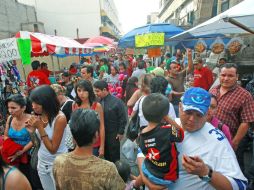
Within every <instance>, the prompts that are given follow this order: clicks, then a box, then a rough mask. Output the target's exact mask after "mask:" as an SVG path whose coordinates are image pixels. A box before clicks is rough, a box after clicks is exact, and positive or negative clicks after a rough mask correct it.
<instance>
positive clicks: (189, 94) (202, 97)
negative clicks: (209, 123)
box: [182, 87, 211, 115]
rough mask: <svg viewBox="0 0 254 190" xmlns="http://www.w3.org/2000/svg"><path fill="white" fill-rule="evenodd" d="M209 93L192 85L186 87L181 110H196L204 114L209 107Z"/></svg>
mask: <svg viewBox="0 0 254 190" xmlns="http://www.w3.org/2000/svg"><path fill="white" fill-rule="evenodd" d="M210 102H211V95H210V94H209V93H208V92H207V91H206V90H204V89H202V88H198V87H193V88H190V89H188V90H187V91H186V92H185V93H184V95H183V97H182V104H183V111H188V110H196V111H198V112H199V113H201V114H202V115H205V114H206V113H207V111H208V109H209V106H210Z"/></svg>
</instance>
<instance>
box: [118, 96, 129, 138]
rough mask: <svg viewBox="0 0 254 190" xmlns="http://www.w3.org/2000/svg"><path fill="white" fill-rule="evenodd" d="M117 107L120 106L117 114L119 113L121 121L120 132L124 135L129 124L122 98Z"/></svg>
mask: <svg viewBox="0 0 254 190" xmlns="http://www.w3.org/2000/svg"><path fill="white" fill-rule="evenodd" d="M117 107H118V109H117V114H118V119H119V120H118V123H119V128H118V134H119V135H123V134H124V129H125V126H126V125H127V112H126V109H125V106H124V104H123V102H122V101H121V100H119V103H118V106H117ZM120 140H121V139H120Z"/></svg>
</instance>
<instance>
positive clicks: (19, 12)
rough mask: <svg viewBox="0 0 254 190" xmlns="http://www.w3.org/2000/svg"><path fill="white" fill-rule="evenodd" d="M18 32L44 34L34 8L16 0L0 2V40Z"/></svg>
mask: <svg viewBox="0 0 254 190" xmlns="http://www.w3.org/2000/svg"><path fill="white" fill-rule="evenodd" d="M20 30H27V31H31V32H42V33H43V32H44V25H43V23H41V22H38V20H37V16H36V12H35V8H34V7H32V6H28V5H24V4H21V3H18V2H17V1H16V0H0V39H4V38H10V37H13V36H15V34H16V33H17V32H18V31H20Z"/></svg>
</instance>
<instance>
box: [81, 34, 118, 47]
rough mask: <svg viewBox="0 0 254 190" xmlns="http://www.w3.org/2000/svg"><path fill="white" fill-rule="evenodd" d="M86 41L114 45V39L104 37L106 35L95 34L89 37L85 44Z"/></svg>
mask: <svg viewBox="0 0 254 190" xmlns="http://www.w3.org/2000/svg"><path fill="white" fill-rule="evenodd" d="M86 43H100V44H103V45H112V44H113V43H114V39H111V38H108V37H104V36H95V37H92V38H89V39H88V40H87V41H86V42H85V43H84V44H86Z"/></svg>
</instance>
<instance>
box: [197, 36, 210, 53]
mask: <svg viewBox="0 0 254 190" xmlns="http://www.w3.org/2000/svg"><path fill="white" fill-rule="evenodd" d="M206 47H207V45H206V43H205V41H204V40H203V39H199V40H198V42H197V43H196V45H195V51H196V52H198V53H203V52H204V51H205V50H206Z"/></svg>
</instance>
